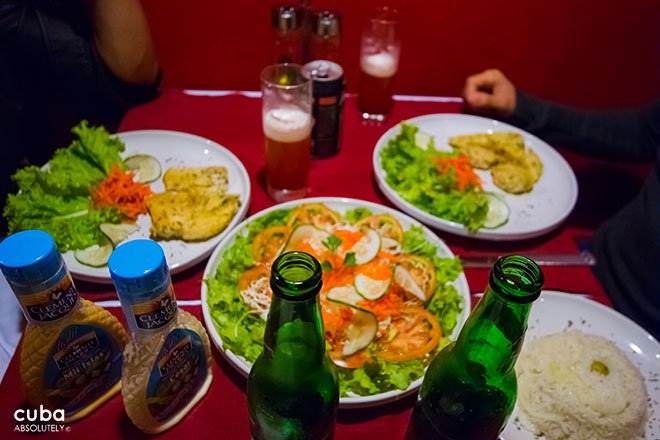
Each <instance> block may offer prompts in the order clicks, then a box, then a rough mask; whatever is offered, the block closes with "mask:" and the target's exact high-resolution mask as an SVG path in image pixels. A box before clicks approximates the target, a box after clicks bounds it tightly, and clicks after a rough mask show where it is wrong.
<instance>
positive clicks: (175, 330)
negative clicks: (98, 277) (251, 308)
mask: <svg viewBox="0 0 660 440" xmlns="http://www.w3.org/2000/svg"><path fill="white" fill-rule="evenodd" d="M108 267H109V268H110V275H111V277H112V281H113V283H114V285H115V288H116V290H117V294H118V295H119V300H120V302H121V305H122V308H123V309H124V315H125V316H126V322H127V323H128V328H129V331H130V334H131V338H130V342H129V343H128V344H127V345H126V349H125V350H124V367H123V369H122V376H123V378H124V379H123V386H122V395H123V397H124V406H125V407H126V413H127V414H128V416H129V417H130V419H131V420H132V421H133V423H135V425H136V426H137V427H138V428H140V429H141V430H142V431H144V432H146V433H148V434H157V433H159V432H163V431H165V430H167V429H169V428H171V427H172V426H174V425H176V424H177V423H179V422H180V421H181V419H183V417H185V415H186V414H188V412H189V411H190V410H191V409H192V408H193V407H194V406H195V404H197V402H199V401H200V400H201V398H202V397H204V395H205V394H206V392H207V391H208V389H209V386H210V385H211V380H212V370H211V367H212V360H211V346H210V344H209V338H208V335H207V334H206V330H204V327H203V326H202V324H201V323H200V322H199V321H198V320H197V319H196V318H195V317H194V316H192V315H191V314H190V313H188V312H186V311H184V310H180V309H179V308H178V307H177V304H176V298H175V296H174V289H173V288H172V281H171V279H170V273H169V269H168V267H167V263H166V261H165V254H164V253H163V250H162V248H161V247H160V246H159V245H158V244H157V243H156V242H154V241H151V240H133V241H129V242H128V243H125V244H122V245H121V246H119V247H117V249H115V250H114V252H113V253H112V255H110V260H109V261H108Z"/></svg>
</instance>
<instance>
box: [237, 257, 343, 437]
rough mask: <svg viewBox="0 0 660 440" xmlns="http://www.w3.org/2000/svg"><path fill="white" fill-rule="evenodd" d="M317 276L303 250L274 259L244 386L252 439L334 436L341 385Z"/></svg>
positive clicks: (315, 264) (315, 265)
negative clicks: (257, 345) (260, 342)
mask: <svg viewBox="0 0 660 440" xmlns="http://www.w3.org/2000/svg"><path fill="white" fill-rule="evenodd" d="M321 275H322V272H321V265H320V264H319V262H318V261H317V260H316V259H315V258H314V257H312V256H311V255H309V254H306V253H304V252H287V253H285V254H282V255H281V256H280V257H279V258H277V260H275V262H274V263H273V266H272V269H271V278H270V285H271V288H272V290H273V298H272V303H271V305H270V310H269V312H268V318H267V320H266V332H265V335H264V350H263V352H262V353H261V355H259V357H258V358H257V360H256V361H255V362H254V365H253V366H252V370H251V371H250V377H249V379H248V386H247V397H248V411H249V414H250V431H251V433H252V438H253V439H255V440H266V439H267V440H278V439H291V440H294V439H295V440H298V439H310V440H311V439H314V440H324V439H331V438H332V437H333V435H334V430H335V420H336V415H337V406H338V404H339V388H338V386H337V384H338V381H337V373H336V371H335V369H334V365H333V363H332V361H331V360H330V358H328V356H327V355H326V352H325V337H324V333H323V321H322V320H321V309H320V305H319V291H320V290H321V285H322V279H321Z"/></svg>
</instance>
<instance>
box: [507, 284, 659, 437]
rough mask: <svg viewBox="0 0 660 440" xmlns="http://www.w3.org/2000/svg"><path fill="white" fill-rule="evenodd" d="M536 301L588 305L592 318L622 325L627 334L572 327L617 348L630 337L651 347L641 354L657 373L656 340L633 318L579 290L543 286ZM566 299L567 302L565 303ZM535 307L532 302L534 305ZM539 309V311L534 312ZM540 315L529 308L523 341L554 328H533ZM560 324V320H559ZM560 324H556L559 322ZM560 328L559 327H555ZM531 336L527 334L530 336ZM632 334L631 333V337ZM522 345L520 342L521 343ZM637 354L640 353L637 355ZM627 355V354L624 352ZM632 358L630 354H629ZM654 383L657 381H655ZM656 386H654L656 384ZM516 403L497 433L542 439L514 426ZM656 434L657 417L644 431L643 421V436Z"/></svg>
mask: <svg viewBox="0 0 660 440" xmlns="http://www.w3.org/2000/svg"><path fill="white" fill-rule="evenodd" d="M538 301H548V302H549V303H550V304H552V303H555V304H557V305H558V306H561V305H564V306H565V307H570V306H571V303H572V304H575V306H580V305H582V306H587V308H591V309H593V310H594V312H595V313H594V316H598V317H599V318H595V319H604V320H605V321H607V322H612V323H616V324H619V325H622V326H624V327H625V328H626V329H627V331H628V333H627V335H628V336H622V335H616V336H614V337H613V336H611V335H606V334H603V333H601V332H598V331H592V332H590V331H589V330H588V329H582V328H580V327H579V326H575V325H574V326H572V327H571V329H572V330H582V331H584V332H585V333H591V334H596V335H599V336H603V337H605V338H607V339H610V340H612V341H614V342H615V343H616V342H617V341H618V342H619V343H617V346H618V347H619V348H622V345H624V344H623V342H625V341H628V340H630V339H634V341H630V342H632V343H635V342H636V345H637V346H638V348H639V347H644V346H646V347H652V349H651V352H650V353H646V355H645V357H646V359H647V362H648V363H651V362H652V361H651V359H650V358H653V357H655V358H656V359H657V360H658V364H657V367H656V372H657V373H658V374H660V343H659V342H658V341H657V340H656V339H655V338H654V337H653V336H652V335H651V334H650V333H649V332H648V331H646V330H645V329H644V328H642V327H640V326H639V325H638V324H637V323H636V322H634V321H633V320H631V319H630V318H628V317H627V316H625V315H622V314H621V313H619V312H617V311H616V310H614V309H613V308H611V307H608V306H606V305H604V304H601V303H599V302H596V301H594V300H592V299H589V298H588V297H585V296H584V295H582V294H579V293H568V292H561V291H555V290H544V291H543V292H542V294H541V297H540V298H539V300H537V302H538ZM566 303H569V304H566ZM534 307H536V305H535V306H534ZM538 313H540V312H538ZM571 317H572V315H570V312H569V313H568V316H567V318H566V320H568V319H570V318H571ZM535 318H536V319H539V322H541V321H540V320H542V319H543V317H539V316H535V314H534V311H533V309H532V314H531V315H530V320H529V330H528V331H527V335H526V337H525V343H528V342H529V341H531V340H533V339H534V338H535V337H540V336H543V335H546V334H552V333H554V332H546V331H543V330H540V331H537V330H536V325H537V324H535V322H534V319H535ZM546 319H551V318H546ZM562 324H563V323H562ZM562 324H560V325H562ZM559 331H561V330H559ZM530 336H531V337H530ZM631 336H632V337H631ZM641 341H644V342H643V343H642V342H641ZM523 349H524V346H523ZM640 356H641V355H640ZM628 357H629V358H630V356H628ZM631 359H632V358H631ZM646 379H647V381H646V383H647V389H649V387H650V386H651V383H650V382H648V377H646ZM656 386H657V385H656ZM656 390H657V388H656ZM658 394H659V392H658V391H656V392H655V396H652V395H650V396H649V397H650V398H651V400H652V401H653V402H654V414H651V415H650V418H653V417H655V419H656V420H657V419H658V415H659V414H660V403H659V400H658ZM518 415H519V414H518V407H517V406H516V408H515V409H514V412H513V414H512V415H511V418H510V420H509V423H508V424H507V426H506V428H505V429H504V431H503V432H502V434H500V438H501V440H544V439H545V437H543V436H540V437H539V436H535V435H534V434H533V433H532V432H530V431H528V430H527V429H525V427H524V426H522V427H521V429H520V430H518V429H517V427H516V424H515V423H514V419H515V417H516V416H518ZM659 435H660V420H657V421H656V422H655V425H654V429H653V430H652V432H649V431H648V425H647V432H646V438H648V439H650V438H657V437H658V436H659Z"/></svg>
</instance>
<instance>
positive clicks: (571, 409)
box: [516, 331, 648, 440]
mask: <svg viewBox="0 0 660 440" xmlns="http://www.w3.org/2000/svg"><path fill="white" fill-rule="evenodd" d="M594 361H598V362H601V363H602V364H604V365H606V366H607V368H608V370H609V373H608V374H606V375H603V374H601V373H599V372H597V371H592V363H593V362H594ZM516 371H517V374H518V406H519V407H520V409H521V410H522V413H523V416H524V417H526V418H527V419H528V421H529V422H531V424H532V425H533V427H532V428H533V429H534V431H535V433H536V434H538V435H544V436H545V437H546V439H548V440H568V439H570V440H583V439H584V440H587V439H589V440H591V439H594V440H635V439H641V438H644V430H645V424H646V419H647V417H648V396H647V392H646V386H645V384H644V379H643V378H642V375H641V374H640V372H639V370H638V369H637V368H636V367H635V365H634V364H633V363H632V362H631V361H630V359H628V357H627V356H626V355H625V354H624V353H623V352H622V351H621V350H619V349H618V348H617V347H616V345H615V344H614V343H613V342H611V341H609V340H607V339H605V338H602V337H600V336H594V335H588V334H584V333H582V332H579V331H565V332H561V333H555V334H552V335H548V336H544V337H542V338H539V339H536V340H533V341H531V342H530V343H529V344H528V345H527V346H526V347H525V349H524V350H523V352H522V353H521V355H520V358H519V359H518V363H517V365H516Z"/></svg>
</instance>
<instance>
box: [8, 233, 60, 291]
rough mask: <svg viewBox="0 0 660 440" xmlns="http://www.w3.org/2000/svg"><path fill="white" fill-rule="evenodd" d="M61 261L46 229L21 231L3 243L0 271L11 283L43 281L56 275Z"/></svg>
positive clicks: (53, 241)
mask: <svg viewBox="0 0 660 440" xmlns="http://www.w3.org/2000/svg"><path fill="white" fill-rule="evenodd" d="M61 264H62V256H61V255H60V253H59V251H58V250H57V247H56V246H55V240H53V237H51V235H50V234H49V233H47V232H44V231H38V230H28V231H21V232H17V233H16V234H13V235H10V236H9V237H7V238H5V239H4V240H3V241H2V243H0V270H2V273H3V274H4V275H5V277H6V278H7V280H8V281H10V282H18V283H40V282H42V281H44V280H47V279H48V278H50V277H52V276H53V275H55V274H56V273H57V271H58V270H59V268H60V265H61Z"/></svg>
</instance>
